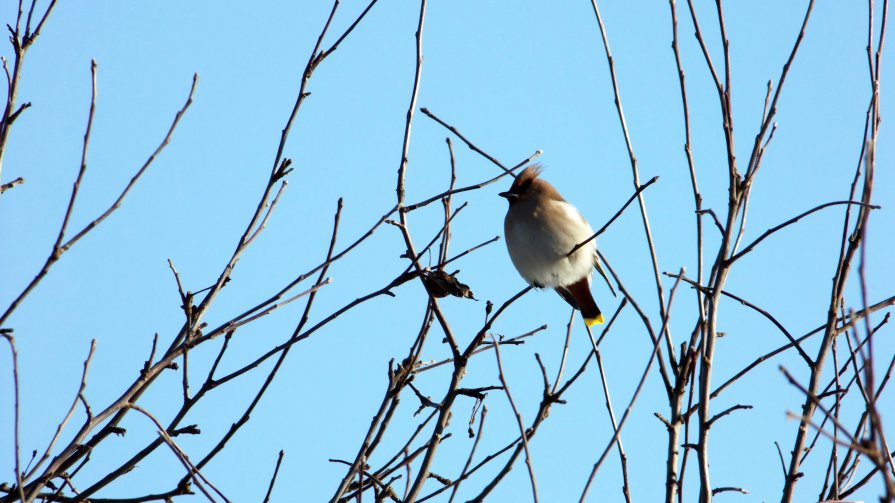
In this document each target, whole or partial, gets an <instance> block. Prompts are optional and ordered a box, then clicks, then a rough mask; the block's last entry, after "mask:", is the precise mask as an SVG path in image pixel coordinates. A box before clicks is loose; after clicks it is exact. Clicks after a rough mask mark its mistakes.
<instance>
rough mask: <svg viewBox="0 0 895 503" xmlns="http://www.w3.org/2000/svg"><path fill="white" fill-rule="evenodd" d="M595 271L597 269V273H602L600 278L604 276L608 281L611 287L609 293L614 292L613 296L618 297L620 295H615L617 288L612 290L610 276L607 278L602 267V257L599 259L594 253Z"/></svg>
mask: <svg viewBox="0 0 895 503" xmlns="http://www.w3.org/2000/svg"><path fill="white" fill-rule="evenodd" d="M594 269H596V270H597V272H598V273H600V276H603V279H604V280H606V284H607V285H608V286H609V291H610V292H612V296H613V297H618V295H616V294H615V288H612V283H611V282H610V281H609V276H606V273H605V272H603V266H601V265H600V257H598V256H597V254H596V253H594Z"/></svg>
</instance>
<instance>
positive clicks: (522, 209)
mask: <svg viewBox="0 0 895 503" xmlns="http://www.w3.org/2000/svg"><path fill="white" fill-rule="evenodd" d="M541 171H542V166H541V165H540V164H532V165H530V166H528V167H526V168H525V169H523V170H522V171H521V172H520V173H519V174H518V175H517V176H516V179H515V180H514V181H513V184H512V186H510V190H508V191H506V192H501V193H500V194H499V195H500V196H501V197H503V198H506V200H507V201H508V202H509V208H508V209H507V214H506V217H505V218H504V221H503V228H504V236H505V241H506V245H507V251H508V252H509V254H510V259H511V260H512V262H513V265H514V266H515V267H516V270H517V271H518V272H519V275H520V276H522V279H524V280H525V281H526V282H528V284H529V285H531V286H534V287H535V288H553V289H554V290H555V291H556V293H558V294H559V296H560V297H562V298H563V299H564V300H565V301H566V302H568V303H569V304H570V305H571V306H572V307H573V308H575V309H578V310H579V311H581V314H582V316H583V317H584V322H585V323H586V324H587V326H589V327H592V326H594V325H598V324H601V323H603V322H604V317H603V313H602V312H601V311H600V308H599V307H598V306H597V303H596V301H595V300H594V297H593V294H591V291H590V283H591V278H592V277H593V270H594V269H596V270H597V271H598V272H599V273H600V275H601V276H603V279H605V280H606V284H608V285H609V289H610V291H612V295H613V296H615V289H613V288H612V284H611V283H610V282H609V278H608V277H607V276H606V273H605V272H603V268H602V267H601V266H600V259H599V257H598V256H597V245H596V240H594V239H591V240H590V241H589V242H587V243H586V244H584V245H583V246H580V247H578V248H577V249H575V247H576V246H577V245H579V244H581V243H583V242H584V241H586V240H588V239H590V238H591V237H593V235H594V230H593V229H592V228H591V226H590V224H588V223H587V220H586V219H585V218H584V216H582V215H581V212H579V211H578V209H577V208H575V207H574V206H573V205H572V204H571V203H569V202H568V201H566V200H565V199H563V197H562V196H561V195H560V194H559V191H557V190H556V188H555V187H554V186H553V185H551V184H550V183H548V182H547V181H546V180H543V179H542V178H540V175H541ZM573 249H575V252H574V253H570V252H571V251H572V250H573Z"/></svg>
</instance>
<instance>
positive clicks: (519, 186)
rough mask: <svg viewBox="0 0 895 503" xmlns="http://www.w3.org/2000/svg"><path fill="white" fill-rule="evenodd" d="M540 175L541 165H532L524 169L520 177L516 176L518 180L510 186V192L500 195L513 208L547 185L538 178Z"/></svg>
mask: <svg viewBox="0 0 895 503" xmlns="http://www.w3.org/2000/svg"><path fill="white" fill-rule="evenodd" d="M540 174H541V165H540V164H532V165H531V166H528V167H527V168H525V169H523V170H522V171H521V172H520V173H519V175H517V176H516V179H515V180H513V185H511V186H510V190H508V191H506V192H501V193H500V194H498V195H499V196H500V197H504V198H506V200H507V202H509V203H510V205H511V206H512V205H513V204H514V203H515V202H516V201H518V200H520V199H525V198H527V197H528V196H530V195H532V194H534V193H535V192H537V190H538V189H539V187H540V185H542V184H544V183H545V182H544V181H543V180H540V179H539V178H538V176H539V175H540Z"/></svg>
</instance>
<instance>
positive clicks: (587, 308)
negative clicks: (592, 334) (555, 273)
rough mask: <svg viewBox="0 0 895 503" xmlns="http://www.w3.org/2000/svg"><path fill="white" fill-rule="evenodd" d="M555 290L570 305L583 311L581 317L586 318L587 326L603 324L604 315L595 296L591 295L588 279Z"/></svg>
mask: <svg viewBox="0 0 895 503" xmlns="http://www.w3.org/2000/svg"><path fill="white" fill-rule="evenodd" d="M555 290H556V293H558V294H559V296H560V297H562V298H563V299H564V300H565V301H566V302H568V303H569V305H571V306H572V307H574V308H576V309H578V310H579V311H581V316H582V317H584V323H586V324H587V326H589V327H592V326H594V325H599V324H601V323H603V321H604V319H603V313H601V312H600V308H599V307H597V302H596V301H595V300H594V296H593V295H591V293H590V284H589V282H588V281H587V277H584V278H581V279H580V280H578V281H577V282H576V283H572V284H571V285H567V286H558V287H556V288H555Z"/></svg>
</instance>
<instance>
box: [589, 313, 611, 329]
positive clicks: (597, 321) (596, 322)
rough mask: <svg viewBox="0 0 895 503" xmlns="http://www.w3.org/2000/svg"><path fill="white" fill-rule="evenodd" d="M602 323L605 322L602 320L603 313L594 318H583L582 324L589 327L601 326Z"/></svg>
mask: <svg viewBox="0 0 895 503" xmlns="http://www.w3.org/2000/svg"><path fill="white" fill-rule="evenodd" d="M604 321H606V320H604V319H603V313H600V314H598V315H597V316H596V318H584V323H585V324H586V325H587V326H589V327H592V326H594V325H602V324H603V322H604Z"/></svg>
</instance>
